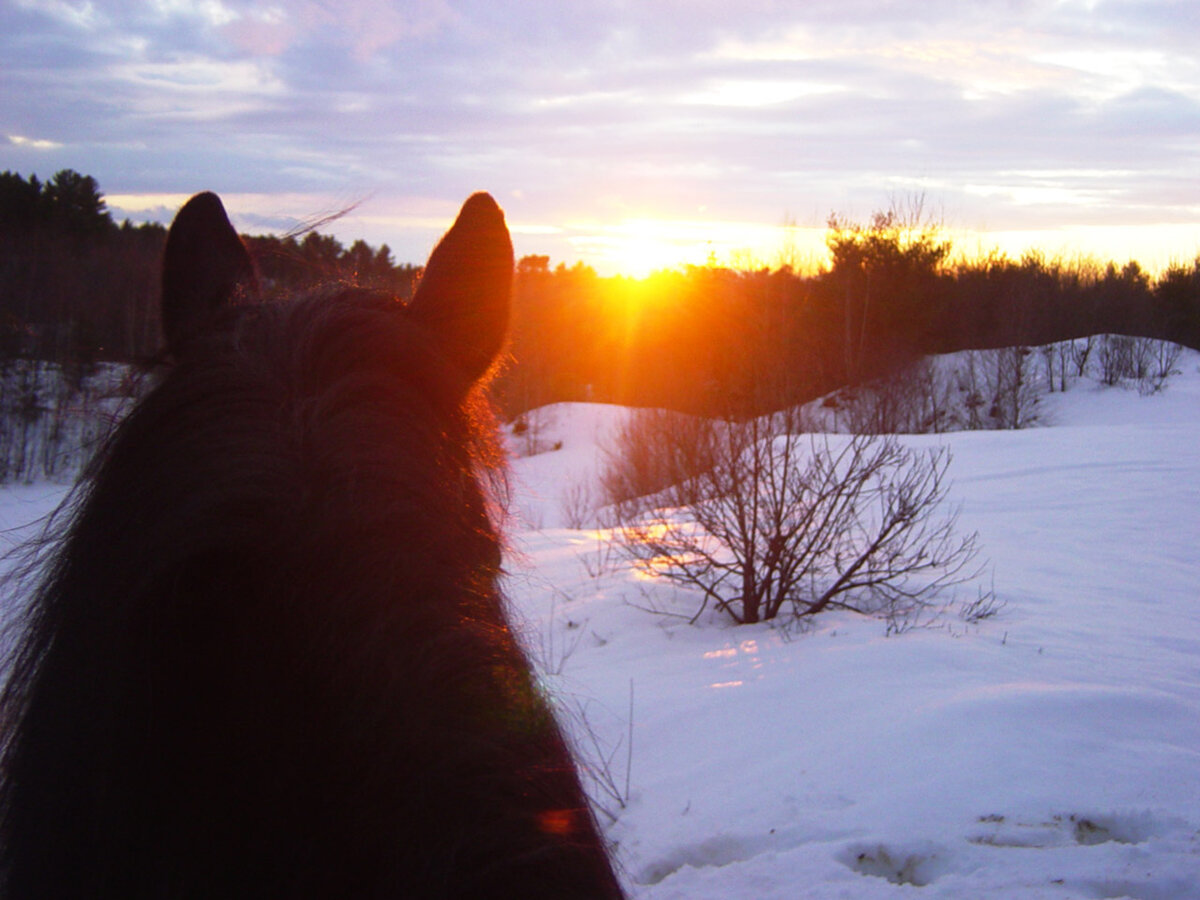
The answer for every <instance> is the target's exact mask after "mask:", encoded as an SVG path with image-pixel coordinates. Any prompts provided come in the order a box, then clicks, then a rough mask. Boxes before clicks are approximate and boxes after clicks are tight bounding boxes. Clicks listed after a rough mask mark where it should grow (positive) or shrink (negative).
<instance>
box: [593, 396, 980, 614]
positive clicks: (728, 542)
mask: <svg viewBox="0 0 1200 900" xmlns="http://www.w3.org/2000/svg"><path fill="white" fill-rule="evenodd" d="M703 421H704V423H705V424H704V425H703V426H702V427H694V428H691V429H689V430H688V431H687V433H686V434H683V435H679V436H677V437H676V439H675V441H674V445H673V447H672V449H671V453H673V454H675V455H676V456H677V457H679V456H682V457H685V458H690V459H693V460H696V461H698V462H699V463H700V464H698V465H696V466H693V467H692V474H691V475H690V477H687V478H685V479H683V480H681V481H678V482H676V483H674V484H671V485H669V486H667V487H665V488H663V489H661V490H660V491H659V492H658V493H657V494H655V495H654V498H653V503H652V504H650V505H652V506H653V508H652V509H649V508H647V507H646V506H645V505H643V507H642V508H640V509H635V508H632V507H626V510H627V511H629V512H630V513H631V514H629V515H626V516H625V517H624V520H623V521H622V522H621V523H620V528H619V529H618V532H617V533H618V536H619V538H618V539H619V540H620V542H621V545H622V547H623V549H624V550H625V551H626V552H627V553H628V554H629V556H631V557H632V558H633V559H634V560H635V563H636V564H637V565H640V566H642V567H644V568H645V569H647V570H651V571H653V572H655V573H657V574H659V575H662V576H664V577H666V578H668V579H670V580H671V581H673V582H675V583H677V584H680V585H684V586H687V587H691V588H695V589H698V590H699V591H700V592H701V593H702V595H703V601H702V603H701V605H700V608H699V609H697V610H696V613H695V616H693V621H694V620H695V618H697V617H698V616H699V615H700V614H701V613H702V612H703V611H704V610H705V609H706V608H708V607H709V606H710V605H712V606H713V607H715V608H716V609H719V610H721V611H722V612H724V613H727V614H728V615H729V616H730V617H731V618H732V619H733V620H734V621H735V622H738V623H751V622H758V621H762V620H767V619H773V618H775V617H776V616H778V615H779V614H780V613H781V612H789V613H790V614H791V615H793V616H795V617H807V616H812V615H815V614H817V613H819V612H821V611H823V610H825V609H830V608H842V609H852V610H856V611H859V612H863V613H868V614H873V615H881V616H883V617H886V618H888V619H889V621H892V622H895V621H902V620H906V619H910V618H912V617H914V616H916V615H917V614H919V613H920V611H921V610H923V609H925V608H926V607H927V606H928V604H929V603H930V601H931V600H932V598H933V597H934V596H936V594H937V593H939V592H940V591H941V590H942V589H943V588H945V587H947V586H949V585H952V584H957V583H960V582H962V581H964V580H967V579H969V578H972V577H974V575H975V574H976V571H975V570H974V569H972V568H971V563H972V562H973V560H974V558H975V556H976V552H977V551H976V536H975V535H974V534H972V535H970V536H968V537H965V538H959V537H957V536H956V535H955V524H956V518H957V516H956V513H953V512H952V513H950V514H948V515H946V516H944V517H943V518H941V519H937V520H935V519H934V518H933V516H934V513H935V512H936V510H937V507H938V506H939V505H940V503H941V502H942V500H943V499H944V497H945V494H946V488H947V485H946V479H945V475H946V470H947V468H948V466H949V463H950V456H949V454H948V452H947V451H946V450H944V449H940V450H931V451H928V452H925V453H921V452H917V451H914V450H910V449H908V448H906V447H904V446H903V445H901V444H900V443H899V442H898V441H897V440H896V439H895V438H893V437H890V436H881V435H853V436H846V437H820V436H815V435H810V434H801V433H798V430H797V429H796V427H795V426H796V425H797V423H796V420H795V414H794V413H780V414H776V415H774V416H767V417H763V418H758V419H753V420H750V421H747V422H730V421H711V420H703Z"/></svg>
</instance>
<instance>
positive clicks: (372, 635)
mask: <svg viewBox="0 0 1200 900" xmlns="http://www.w3.org/2000/svg"><path fill="white" fill-rule="evenodd" d="M512 274H513V251H512V244H511V241H510V237H509V233H508V228H507V225H506V223H505V219H504V214H503V212H502V211H501V209H500V208H499V206H498V205H497V204H496V202H495V201H494V200H493V199H492V197H490V196H489V195H487V194H483V193H480V194H475V195H473V196H472V197H470V198H469V199H468V200H467V201H466V203H465V204H464V205H463V207H462V209H461V212H460V213H459V215H458V217H457V219H456V221H455V222H454V224H453V226H452V227H451V228H450V230H449V231H448V232H447V233H446V234H445V235H444V237H443V238H442V239H441V240H440V241H439V242H438V243H437V245H436V246H435V248H434V250H433V251H432V254H431V256H430V257H429V261H428V263H427V265H426V266H425V268H424V272H423V275H422V278H421V280H420V282H419V284H418V286H417V288H416V290H415V293H414V295H413V297H412V299H411V301H409V302H408V303H404V302H403V301H401V300H399V299H397V298H396V297H395V296H392V295H389V294H386V293H382V292H379V291H375V290H368V289H365V288H361V287H355V286H351V285H340V286H335V287H329V288H326V289H323V290H317V291H314V292H310V293H307V294H304V295H301V296H299V297H295V298H288V299H287V300H286V301H279V302H262V301H261V300H259V293H260V291H259V285H258V281H259V279H258V276H257V274H256V268H255V265H254V263H253V261H252V260H251V258H250V256H249V255H248V252H247V250H246V248H245V246H244V245H243V243H242V241H241V240H240V238H239V237H238V235H237V232H236V231H235V230H234V228H233V227H232V225H231V224H230V222H229V219H228V217H227V215H226V212H225V209H224V207H223V205H222V203H221V200H220V199H219V198H218V197H217V196H216V195H215V194H212V193H203V194H198V195H196V196H195V197H193V198H192V199H191V200H189V201H188V202H187V203H186V205H184V206H183V207H182V209H181V210H180V211H179V212H178V214H177V216H176V218H175V220H174V222H173V224H172V225H171V228H170V230H169V233H168V236H167V241H166V245H165V250H164V254H163V273H162V288H163V292H162V306H161V318H162V323H163V331H164V337H165V348H164V351H163V352H162V354H161V357H162V362H163V365H162V371H161V372H160V373H158V374H157V375H156V376H155V377H154V383H153V386H152V387H151V388H150V389H149V390H148V391H147V392H146V395H145V396H144V398H143V399H142V400H141V401H140V402H139V403H138V405H137V406H136V407H135V408H134V409H133V410H132V411H131V412H130V414H129V415H128V416H127V417H125V418H124V420H123V421H122V422H121V423H120V424H119V425H118V426H117V427H116V428H115V429H114V431H113V433H112V435H111V436H110V438H109V439H108V440H107V441H106V442H105V444H104V445H103V447H102V448H101V450H100V451H99V452H98V453H97V455H96V456H95V458H94V459H93V461H92V462H91V463H90V464H89V465H88V467H87V468H86V470H85V471H84V472H83V474H82V476H81V479H80V483H79V485H78V486H77V488H76V490H75V492H74V493H73V499H72V500H70V501H69V504H70V505H69V509H68V510H67V512H66V513H65V514H64V515H65V520H66V523H67V524H66V525H65V526H64V527H63V530H62V534H61V537H58V538H56V539H55V543H54V544H53V546H52V550H51V552H50V555H49V558H48V561H47V562H46V564H45V568H44V573H43V574H42V575H41V576H40V580H39V582H38V584H37V585H36V587H35V589H34V590H33V591H32V592H31V596H30V598H29V601H28V603H27V605H26V608H25V609H24V611H23V613H22V618H21V620H20V627H21V636H20V638H19V643H18V646H17V649H16V650H15V652H14V654H13V656H12V659H11V661H10V663H9V674H8V679H7V682H6V684H5V686H4V689H3V693H2V694H0V729H2V733H0V896H2V897H4V898H6V900H26V898H64V897H88V898H118V897H120V898H123V900H131V898H146V900H162V898H171V900H190V898H214V897H250V896H253V897H288V898H307V897H355V898H384V897H387V898H434V897H436V898H468V897H470V898H514V900H515V898H522V900H528V898H534V897H548V898H549V897H553V898H589V900H590V898H605V900H608V898H612V900H618V898H621V897H622V896H623V893H622V888H621V886H620V882H619V879H618V877H617V875H616V874H615V870H614V864H613V862H612V861H611V859H610V856H609V853H608V848H607V846H606V844H605V841H604V838H603V837H602V835H601V833H600V830H599V828H598V827H597V824H596V822H595V820H594V818H593V815H592V813H591V812H590V809H589V806H588V802H587V798H586V796H585V793H584V790H583V788H582V785H581V782H580V778H579V775H578V772H577V770H576V768H575V765H574V762H573V759H572V756H571V753H570V750H569V746H568V743H567V741H566V740H565V738H564V735H563V732H562V731H561V730H560V728H559V726H558V724H557V723H556V721H555V718H554V716H553V714H552V711H551V708H550V705H549V703H548V701H547V699H546V698H545V697H544V696H543V694H542V693H541V692H540V689H539V687H538V684H537V682H536V679H535V676H534V675H533V673H532V671H531V668H530V664H529V661H528V659H527V657H526V656H525V654H524V653H523V651H522V649H521V648H520V646H519V645H518V642H517V641H516V640H515V638H514V635H513V632H512V629H511V628H510V625H509V623H508V619H507V617H506V612H505V602H504V598H503V596H502V592H501V590H500V588H499V585H498V578H499V575H500V572H501V534H500V527H499V523H498V520H499V512H498V508H499V503H498V500H497V498H496V490H495V488H496V485H497V484H498V483H501V482H502V477H498V474H497V473H498V472H500V471H501V469H500V467H501V466H502V462H501V460H502V454H501V453H500V452H499V449H498V448H499V442H498V439H497V437H496V426H495V419H494V418H490V417H489V416H490V413H489V410H488V408H487V406H486V401H485V399H484V396H483V390H484V386H485V383H486V382H487V380H488V377H489V374H490V373H491V372H492V371H493V370H494V368H495V365H496V362H495V361H496V359H497V356H498V355H499V354H500V353H501V351H502V349H503V346H504V341H505V333H506V329H507V322H508V316H509V306H510V301H511V290H512Z"/></svg>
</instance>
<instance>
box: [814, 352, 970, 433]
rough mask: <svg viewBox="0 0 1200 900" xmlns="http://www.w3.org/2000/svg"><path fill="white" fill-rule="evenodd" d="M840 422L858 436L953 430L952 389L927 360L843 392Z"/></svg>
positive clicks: (839, 399) (911, 364)
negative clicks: (951, 415)
mask: <svg viewBox="0 0 1200 900" xmlns="http://www.w3.org/2000/svg"><path fill="white" fill-rule="evenodd" d="M838 401H839V407H840V409H839V416H838V418H839V421H840V422H841V423H842V424H843V425H844V426H845V428H846V429H847V430H848V431H850V432H852V433H854V434H926V433H929V432H940V431H945V430H947V429H948V428H949V427H951V421H950V417H949V411H950V399H949V388H948V386H947V385H945V384H944V383H943V381H942V379H939V377H938V371H937V367H936V366H935V365H934V364H933V361H932V360H930V359H928V358H924V359H920V360H917V361H916V362H913V363H910V364H909V365H907V366H904V367H903V368H902V369H900V370H898V371H896V372H894V373H892V374H891V375H888V376H887V377H886V378H879V379H876V380H874V381H871V382H868V383H867V384H865V385H862V386H860V387H858V388H854V389H851V390H848V391H844V392H842V394H841V395H839V398H838Z"/></svg>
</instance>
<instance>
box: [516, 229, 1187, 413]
mask: <svg viewBox="0 0 1200 900" xmlns="http://www.w3.org/2000/svg"><path fill="white" fill-rule="evenodd" d="M826 243H827V245H828V248H829V253H830V262H829V264H828V265H827V266H825V267H824V268H823V269H821V270H820V271H817V272H808V273H806V272H799V271H796V270H794V269H792V268H790V267H786V266H784V267H778V268H768V267H763V268H759V269H755V270H738V269H732V268H724V267H718V266H691V267H687V268H685V269H681V270H676V271H666V272H659V273H657V274H655V275H652V276H650V277H648V278H645V279H641V280H634V279H629V278H621V277H615V278H602V277H599V276H597V275H596V273H595V272H593V271H592V270H591V269H588V268H587V267H584V266H578V265H577V266H575V267H573V268H567V267H565V266H561V265H560V266H558V267H557V268H555V269H553V270H551V269H550V267H549V264H548V263H549V261H548V259H547V258H546V257H543V256H529V257H525V258H523V259H521V260H520V261H519V263H518V266H517V276H516V277H517V281H516V285H517V289H516V309H515V313H514V315H515V319H516V327H515V328H514V334H513V355H514V358H515V360H516V365H514V366H512V367H511V368H510V369H509V370H507V372H506V373H505V374H504V376H503V377H502V381H501V388H502V391H503V396H504V398H505V404H506V407H507V408H508V409H509V410H511V411H516V412H520V411H521V410H523V409H527V408H532V407H536V406H539V405H542V404H544V403H548V402H553V401H559V400H599V401H607V402H615V403H621V404H625V405H632V406H656V407H664V408H670V409H675V410H680V411H684V412H691V413H701V414H708V415H718V416H724V415H727V414H728V413H729V411H730V409H731V408H732V409H734V410H736V411H738V412H739V413H740V414H742V415H748V414H750V413H754V412H766V411H770V410H776V409H780V408H783V407H784V406H786V405H789V404H793V403H797V402H804V401H807V400H811V399H813V398H814V397H817V396H820V395H822V394H825V393H827V392H829V391H831V390H834V389H836V388H839V387H843V386H846V385H854V384H861V383H864V382H868V381H871V380H872V379H875V378H879V377H881V376H884V375H887V374H889V373H891V372H895V371H897V370H898V369H900V368H903V367H904V366H906V365H908V364H909V363H911V362H913V361H914V360H915V359H918V358H920V357H922V356H925V355H928V354H933V353H949V352H954V351H958V350H968V349H990V348H999V347H1030V346H1041V345H1045V344H1050V343H1053V342H1057V341H1064V340H1068V339H1072V338H1079V337H1087V336H1089V335H1094V334H1106V333H1111V334H1119V335H1129V336H1133V337H1147V338H1156V339H1163V340H1169V341H1174V342H1176V343H1179V344H1183V345H1186V346H1189V347H1193V348H1196V349H1200V256H1198V257H1197V258H1196V259H1195V260H1193V261H1192V262H1190V263H1186V264H1177V265H1173V266H1170V267H1168V268H1167V269H1166V270H1165V271H1163V272H1162V273H1161V274H1159V275H1158V276H1157V277H1152V276H1151V275H1150V274H1149V273H1147V272H1146V271H1144V270H1143V269H1142V268H1141V267H1140V266H1139V264H1138V263H1136V262H1132V261H1131V262H1127V263H1124V264H1122V265H1118V264H1116V263H1111V262H1107V263H1105V262H1098V261H1095V260H1087V259H1081V260H1062V259H1049V258H1047V257H1045V256H1043V255H1041V254H1038V253H1036V252H1030V253H1027V254H1026V255H1024V256H1022V257H1021V258H1019V259H1013V258H1011V257H1009V256H1006V255H1003V254H1000V253H992V254H989V255H985V256H981V257H977V258H973V259H968V258H956V257H955V256H954V255H953V249H954V248H953V246H952V244H951V242H950V241H949V240H948V239H947V238H946V237H945V236H944V233H943V232H942V231H941V230H940V229H939V228H937V227H934V226H931V225H927V224H922V223H921V222H920V221H919V220H915V219H914V218H912V217H910V216H907V215H904V214H901V213H897V212H895V211H889V212H884V213H879V214H877V215H876V216H874V217H873V218H872V219H871V220H870V221H869V222H867V223H865V224H862V223H852V222H847V221H844V220H841V219H838V218H831V219H830V221H829V225H828V230H827V233H826Z"/></svg>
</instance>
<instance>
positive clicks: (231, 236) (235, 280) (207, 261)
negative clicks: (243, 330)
mask: <svg viewBox="0 0 1200 900" xmlns="http://www.w3.org/2000/svg"><path fill="white" fill-rule="evenodd" d="M257 290H258V277H257V275H256V273H255V271H254V263H253V262H252V261H251V259H250V254H249V253H247V252H246V248H245V246H244V245H243V244H242V240H241V238H239V237H238V235H237V232H236V231H234V229H233V225H232V224H230V222H229V217H228V216H227V215H226V214H225V207H224V206H222V205H221V200H220V198H219V197H218V196H217V195H216V194H213V193H208V192H206V193H203V194H197V195H196V196H194V197H193V198H192V199H191V200H189V201H188V202H187V203H185V204H184V205H183V208H182V209H181V210H179V213H178V214H177V215H176V216H175V221H174V222H172V223H171V230H170V232H169V233H168V234H167V246H166V250H165V251H164V253H163V273H162V325H163V334H164V336H165V337H166V340H167V348H168V349H169V350H170V351H171V353H172V354H173V355H174V356H176V357H178V356H179V355H180V351H181V350H182V349H183V347H184V346H185V345H186V344H187V342H188V341H189V340H191V339H192V338H194V337H195V336H196V335H197V334H198V333H200V332H202V331H203V330H204V327H205V325H206V324H207V323H208V321H209V320H210V319H211V318H212V317H213V315H214V314H215V313H216V312H217V311H218V310H220V309H221V307H223V306H226V305H227V304H229V303H232V302H233V301H234V300H236V299H238V298H239V297H242V296H249V295H253V294H254V293H256V292H257Z"/></svg>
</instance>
